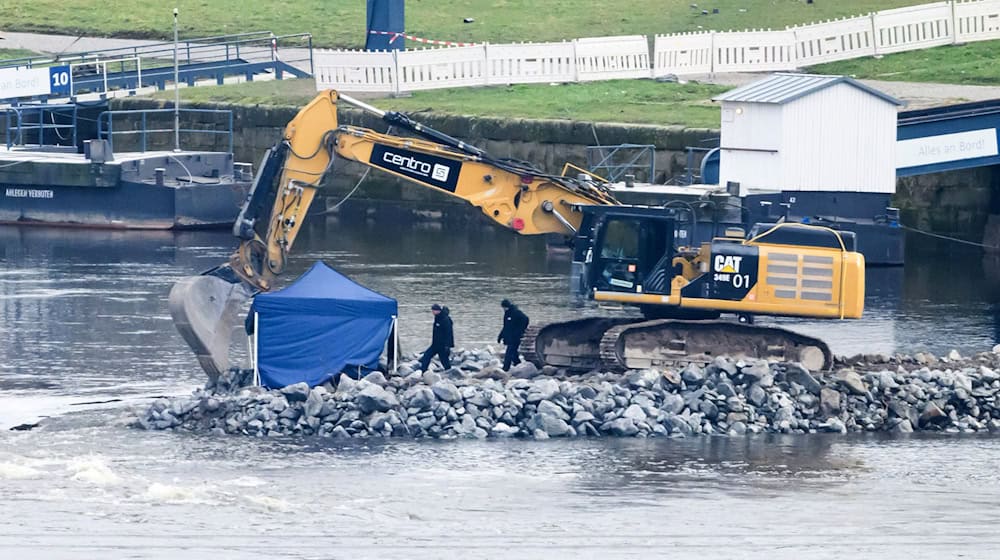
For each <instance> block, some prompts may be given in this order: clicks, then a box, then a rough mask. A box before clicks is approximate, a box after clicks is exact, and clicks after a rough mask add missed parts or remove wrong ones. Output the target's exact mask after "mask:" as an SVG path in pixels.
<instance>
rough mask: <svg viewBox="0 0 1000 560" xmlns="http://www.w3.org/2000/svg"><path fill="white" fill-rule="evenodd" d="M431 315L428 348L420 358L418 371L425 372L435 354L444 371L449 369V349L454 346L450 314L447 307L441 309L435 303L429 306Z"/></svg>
mask: <svg viewBox="0 0 1000 560" xmlns="http://www.w3.org/2000/svg"><path fill="white" fill-rule="evenodd" d="M431 313H433V314H434V330H433V331H432V333H431V345H430V348H428V349H427V350H425V351H424V355H423V356H421V357H420V371H427V368H429V367H430V365H431V359H432V358H434V355H435V354H437V357H438V358H440V359H441V365H442V366H444V369H451V348H452V347H453V346H455V333H454V332H453V330H452V324H451V314H450V313H449V312H448V308H447V307H441V306H440V305H438V304H436V303H435V304H434V305H432V306H431Z"/></svg>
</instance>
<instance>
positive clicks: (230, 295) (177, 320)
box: [169, 276, 250, 381]
mask: <svg viewBox="0 0 1000 560" xmlns="http://www.w3.org/2000/svg"><path fill="white" fill-rule="evenodd" d="M249 297H250V294H248V293H247V290H246V288H245V287H244V286H243V284H242V283H239V282H237V283H231V282H227V281H226V280H223V279H222V278H219V277H217V276H189V277H187V278H183V279H181V280H180V281H179V282H177V283H176V284H174V287H173V288H171V289H170V298H169V306H170V315H171V316H172V317H173V319H174V324H175V325H177V330H178V331H179V332H180V333H181V336H182V337H183V338H184V341H185V342H187V343H188V346H190V347H191V349H192V350H194V353H195V356H197V358H198V362H199V363H201V367H202V369H204V370H205V373H207V374H208V377H209V378H210V379H211V380H212V381H215V379H216V378H217V377H218V376H219V374H220V373H222V372H224V371H226V370H227V369H229V346H230V342H231V337H232V332H233V328H234V327H235V326H236V320H237V314H238V313H239V311H240V309H241V308H242V306H243V304H244V303H245V302H246V300H247V299H249Z"/></svg>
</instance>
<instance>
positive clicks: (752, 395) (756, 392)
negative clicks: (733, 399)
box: [747, 383, 767, 406]
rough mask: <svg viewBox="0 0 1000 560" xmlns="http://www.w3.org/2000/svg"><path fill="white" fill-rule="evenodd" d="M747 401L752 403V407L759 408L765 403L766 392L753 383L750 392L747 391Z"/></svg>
mask: <svg viewBox="0 0 1000 560" xmlns="http://www.w3.org/2000/svg"><path fill="white" fill-rule="evenodd" d="M747 400H748V401H750V402H751V403H753V405H754V406H760V405H762V404H764V402H765V401H767V392H765V391H764V388H763V387H761V386H760V385H758V384H756V383H754V384H753V385H752V386H751V387H750V390H749V391H747Z"/></svg>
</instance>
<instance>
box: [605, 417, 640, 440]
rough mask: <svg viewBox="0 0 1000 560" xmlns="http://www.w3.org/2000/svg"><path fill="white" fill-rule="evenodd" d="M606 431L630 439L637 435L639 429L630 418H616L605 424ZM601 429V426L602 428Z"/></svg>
mask: <svg viewBox="0 0 1000 560" xmlns="http://www.w3.org/2000/svg"><path fill="white" fill-rule="evenodd" d="M606 426H607V428H606V429H607V431H608V432H610V433H611V434H613V435H616V436H620V437H630V436H634V435H635V434H637V433H639V427H638V426H636V425H635V421H633V420H632V419H631V418H618V419H617V420H612V421H611V422H608V423H607V424H606ZM602 428H603V426H602Z"/></svg>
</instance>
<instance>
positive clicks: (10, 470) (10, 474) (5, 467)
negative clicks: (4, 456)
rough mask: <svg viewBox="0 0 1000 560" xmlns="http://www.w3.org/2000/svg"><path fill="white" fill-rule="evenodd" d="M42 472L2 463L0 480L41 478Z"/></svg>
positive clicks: (0, 465)
mask: <svg viewBox="0 0 1000 560" xmlns="http://www.w3.org/2000/svg"><path fill="white" fill-rule="evenodd" d="M41 477H42V471H40V470H38V469H35V468H32V467H29V466H27V465H19V464H17V463H0V480H23V479H29V478H41Z"/></svg>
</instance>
